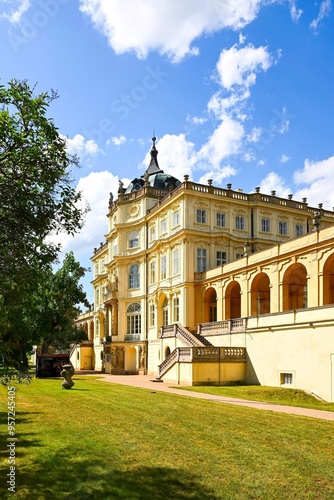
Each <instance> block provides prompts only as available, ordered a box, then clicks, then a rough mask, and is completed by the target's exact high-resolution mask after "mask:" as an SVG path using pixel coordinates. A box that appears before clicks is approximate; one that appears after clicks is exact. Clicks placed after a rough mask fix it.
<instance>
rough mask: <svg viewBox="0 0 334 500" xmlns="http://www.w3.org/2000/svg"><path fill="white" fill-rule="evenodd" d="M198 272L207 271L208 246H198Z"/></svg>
mask: <svg viewBox="0 0 334 500" xmlns="http://www.w3.org/2000/svg"><path fill="white" fill-rule="evenodd" d="M196 271H197V272H198V273H202V272H203V271H206V248H197V269H196Z"/></svg>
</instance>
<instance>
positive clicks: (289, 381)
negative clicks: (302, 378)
mask: <svg viewBox="0 0 334 500" xmlns="http://www.w3.org/2000/svg"><path fill="white" fill-rule="evenodd" d="M280 378H281V381H280V382H281V385H293V373H281V374H280Z"/></svg>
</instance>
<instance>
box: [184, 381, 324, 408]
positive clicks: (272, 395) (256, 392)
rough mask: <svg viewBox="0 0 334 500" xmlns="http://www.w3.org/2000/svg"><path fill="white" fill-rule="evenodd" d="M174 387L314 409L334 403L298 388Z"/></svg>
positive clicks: (249, 386) (238, 386)
mask: <svg viewBox="0 0 334 500" xmlns="http://www.w3.org/2000/svg"><path fill="white" fill-rule="evenodd" d="M174 389H184V390H187V391H192V392H202V393H205V394H214V395H215V396H224V397H229V398H239V399H248V400H250V401H262V402H266V403H275V404H279V405H286V406H299V407H301V408H312V409H315V410H326V411H334V403H327V402H325V401H321V400H319V399H317V398H315V397H314V396H312V395H311V394H307V393H306V392H304V391H300V390H298V389H283V388H275V387H266V386H259V385H231V386H226V385H225V386H194V387H183V386H182V387H181V386H179V385H178V386H176V387H174Z"/></svg>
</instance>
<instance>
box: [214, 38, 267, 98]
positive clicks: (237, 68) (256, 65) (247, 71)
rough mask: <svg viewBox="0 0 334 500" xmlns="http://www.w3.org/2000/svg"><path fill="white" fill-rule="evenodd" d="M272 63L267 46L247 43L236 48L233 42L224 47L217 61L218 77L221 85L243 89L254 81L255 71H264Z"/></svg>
mask: <svg viewBox="0 0 334 500" xmlns="http://www.w3.org/2000/svg"><path fill="white" fill-rule="evenodd" d="M272 64H273V58H272V56H271V55H270V54H269V52H268V49H267V47H254V45H252V44H248V45H247V46H246V47H241V48H238V46H237V45H236V44H235V45H233V46H232V47H231V48H230V49H224V50H223V51H222V52H221V54H220V57H219V60H218V63H217V66H216V67H217V72H218V78H219V82H220V84H221V86H222V87H223V88H224V89H226V90H231V89H232V88H233V87H235V86H239V87H243V88H244V89H245V90H246V89H248V88H249V87H250V86H252V85H254V84H255V82H256V73H258V72H259V71H260V70H262V71H266V70H267V69H268V68H270V66H271V65H272Z"/></svg>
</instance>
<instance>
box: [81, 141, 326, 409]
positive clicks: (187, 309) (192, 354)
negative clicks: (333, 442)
mask: <svg viewBox="0 0 334 500" xmlns="http://www.w3.org/2000/svg"><path fill="white" fill-rule="evenodd" d="M151 154H152V161H153V163H152V162H151V164H150V166H149V168H148V170H147V172H146V174H145V175H144V176H143V180H141V184H140V185H139V186H137V187H136V183H135V181H138V179H137V180H136V179H135V180H134V181H133V183H132V184H131V185H130V187H129V188H128V189H127V190H124V189H123V188H122V187H120V191H119V194H118V198H117V200H115V201H113V200H111V201H110V205H109V213H108V234H107V235H106V241H105V242H103V243H102V244H100V246H99V247H98V248H96V249H95V251H94V255H93V257H92V262H93V266H94V279H93V281H92V284H93V287H94V310H93V311H91V312H90V313H88V316H86V317H80V318H78V322H81V323H83V324H85V325H86V324H87V325H89V326H87V331H89V332H90V337H89V338H90V342H91V344H90V345H89V346H87V345H86V346H84V345H83V346H81V347H80V348H77V349H76V350H74V352H73V356H72V361H73V362H74V366H75V367H78V366H79V365H80V369H82V366H83V365H86V366H87V365H88V364H89V360H88V358H89V353H87V349H88V348H89V349H90V350H91V353H92V355H91V359H92V369H93V368H94V369H96V370H105V371H106V372H108V373H146V374H149V375H152V376H160V377H161V378H162V379H163V380H170V381H174V382H175V383H180V384H182V383H183V384H184V383H186V384H201V383H203V384H204V383H212V384H219V383H228V382H230V383H232V382H240V381H246V382H247V383H260V384H263V385H272V386H287V387H296V388H301V389H304V390H308V391H310V392H314V393H315V394H316V395H318V396H320V397H322V398H323V399H326V400H328V401H334V389H333V387H334V375H333V373H334V334H333V327H334V319H331V318H332V317H333V303H334V229H333V223H334V213H333V212H331V211H326V210H324V209H323V208H322V206H319V207H318V208H315V207H309V206H308V204H307V200H306V199H303V200H302V201H301V202H299V201H295V200H293V199H292V196H289V197H288V199H283V198H279V197H276V195H275V193H274V192H272V193H271V194H270V195H266V194H262V193H260V192H259V189H258V188H256V189H255V192H254V193H251V194H245V193H243V192H242V191H240V190H237V191H234V190H233V189H232V186H231V185H228V186H227V188H226V189H222V188H217V187H215V186H213V183H212V181H211V180H209V181H208V185H201V184H197V183H193V182H190V181H189V179H188V177H187V176H185V178H184V180H183V182H182V183H180V182H175V179H172V180H168V179H167V180H166V176H165V174H163V172H162V171H161V170H160V168H159V166H158V164H157V161H156V155H157V151H156V150H155V146H153V148H152V152H151ZM154 162H155V163H154ZM162 181H163V182H165V185H162ZM167 181H168V182H171V184H172V185H171V184H169V185H168V184H167ZM159 183H160V184H159ZM316 216H317V218H315V217H316ZM319 217H320V219H319ZM314 223H315V224H316V225H315V226H314ZM92 325H93V327H94V332H93V331H92ZM212 347H214V348H216V351H210V348H212ZM83 348H85V349H86V351H85V354H84V357H85V358H86V361H85V362H84V361H83V359H84V358H83V354H81V353H80V354H79V360H80V361H79V363H78V359H77V357H78V352H79V351H80V350H82V349H83ZM217 348H235V349H239V350H240V353H241V354H240V356H241V357H240V358H238V359H237V358H235V353H234V354H233V353H229V354H228V355H226V357H224V356H225V355H224V356H223V358H221V352H220V351H219V353H220V354H217V353H218V351H217ZM226 352H227V351H226ZM235 352H236V351H235ZM238 352H239V351H238ZM238 355H239V354H238ZM200 356H202V358H203V356H204V358H205V357H207V358H205V359H207V361H206V360H205V359H204V358H203V359H202V358H200V360H199V357H200ZM217 356H218V358H217ZM209 358H210V359H209ZM166 360H167V361H166ZM76 365H77V366H76ZM162 365H163V366H162Z"/></svg>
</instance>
